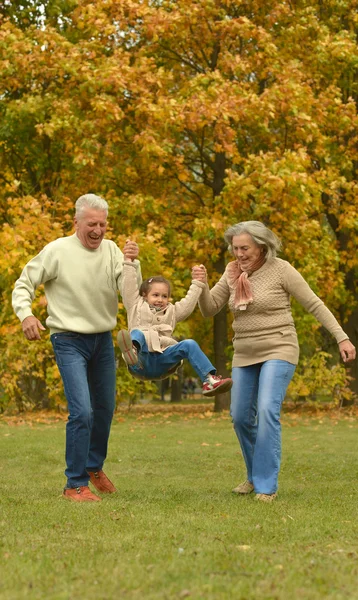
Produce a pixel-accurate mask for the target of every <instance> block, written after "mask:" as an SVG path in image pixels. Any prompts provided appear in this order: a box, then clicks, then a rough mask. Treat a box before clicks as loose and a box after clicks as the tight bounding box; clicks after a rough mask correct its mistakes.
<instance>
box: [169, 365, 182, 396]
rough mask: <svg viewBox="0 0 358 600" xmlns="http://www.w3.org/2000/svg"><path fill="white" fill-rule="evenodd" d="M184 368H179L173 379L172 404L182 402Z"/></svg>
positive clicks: (171, 389)
mask: <svg viewBox="0 0 358 600" xmlns="http://www.w3.org/2000/svg"><path fill="white" fill-rule="evenodd" d="M182 387H183V367H179V369H178V370H177V372H176V376H175V377H171V388H170V402H180V401H181V399H182V395H181V392H182Z"/></svg>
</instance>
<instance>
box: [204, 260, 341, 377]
mask: <svg viewBox="0 0 358 600" xmlns="http://www.w3.org/2000/svg"><path fill="white" fill-rule="evenodd" d="M249 280H250V284H251V288H252V292H253V303H252V304H249V305H248V307H247V309H246V310H243V311H241V310H238V309H236V310H235V309H234V304H233V303H234V296H235V289H234V288H233V287H231V286H230V285H229V283H228V278H227V269H226V270H225V272H224V274H223V275H222V277H221V279H220V280H219V281H218V283H217V284H216V285H215V286H214V287H213V288H212V289H211V290H209V287H208V286H207V285H206V287H205V289H204V290H203V292H202V294H201V296H200V298H199V307H200V310H201V312H202V314H203V315H204V317H211V316H213V315H215V314H216V313H217V312H219V311H220V310H221V308H222V307H223V306H224V305H225V304H226V303H228V304H229V307H230V309H231V310H232V312H233V315H234V321H233V325H232V327H233V330H234V338H233V345H234V356H233V362H232V366H233V367H245V366H248V365H252V364H255V363H259V362H263V361H265V360H270V359H280V360H286V361H288V362H290V363H292V364H297V362H298V356H299V346H298V341H297V334H296V329H295V325H294V321H293V317H292V312H291V306H290V296H293V297H294V298H295V299H296V300H297V301H298V302H299V303H300V304H301V305H302V306H303V307H304V308H305V309H306V310H307V311H308V312H310V313H312V314H313V315H314V316H315V317H316V319H317V320H318V321H319V322H320V323H321V324H322V325H323V326H324V327H325V328H326V329H327V330H328V331H329V332H330V333H331V334H332V335H333V336H334V337H335V338H336V340H337V342H341V341H343V340H346V339H348V336H347V335H346V334H345V332H344V331H343V329H342V328H341V326H340V325H339V323H338V322H337V320H336V319H335V317H334V316H333V314H332V313H331V312H330V310H328V308H327V307H326V306H325V305H324V304H323V302H322V300H320V298H318V296H316V294H315V293H314V292H313V291H312V290H311V288H310V287H309V285H308V283H307V282H306V281H305V280H304V279H303V277H302V275H300V273H299V272H298V271H296V269H295V268H294V267H292V266H291V265H290V264H289V263H288V262H287V261H285V260H281V259H280V258H274V259H271V260H268V261H267V262H266V263H265V264H264V265H263V266H262V267H261V268H260V269H259V270H258V271H255V272H254V273H252V274H251V275H250V278H249Z"/></svg>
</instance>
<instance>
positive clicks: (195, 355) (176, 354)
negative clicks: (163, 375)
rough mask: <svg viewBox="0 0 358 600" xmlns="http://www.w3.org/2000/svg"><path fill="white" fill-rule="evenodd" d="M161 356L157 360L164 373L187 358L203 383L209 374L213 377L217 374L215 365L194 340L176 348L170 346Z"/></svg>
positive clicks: (186, 341)
mask: <svg viewBox="0 0 358 600" xmlns="http://www.w3.org/2000/svg"><path fill="white" fill-rule="evenodd" d="M159 356H160V358H158V359H157V360H158V362H159V363H160V364H158V368H161V369H163V372H165V370H168V369H169V368H170V367H171V366H173V365H175V364H176V363H178V362H180V361H181V360H182V359H184V358H186V359H187V360H188V361H189V362H190V364H191V366H192V367H193V369H194V370H195V372H196V373H197V375H198V376H199V377H200V379H201V381H202V382H204V381H205V379H206V377H207V375H208V374H209V373H211V374H213V375H214V374H215V373H216V369H215V367H214V365H213V364H212V363H211V362H210V360H209V359H208V358H207V356H206V355H205V354H204V352H203V351H202V350H201V348H200V346H199V344H197V343H196V342H195V341H194V340H184V341H182V342H178V343H177V344H175V345H174V346H169V347H168V348H166V349H165V350H164V352H163V354H160V355H159Z"/></svg>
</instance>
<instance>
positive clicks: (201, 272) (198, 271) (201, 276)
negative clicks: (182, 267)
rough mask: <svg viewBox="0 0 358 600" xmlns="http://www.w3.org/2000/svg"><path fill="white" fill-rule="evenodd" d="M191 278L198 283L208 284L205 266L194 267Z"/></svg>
mask: <svg viewBox="0 0 358 600" xmlns="http://www.w3.org/2000/svg"><path fill="white" fill-rule="evenodd" d="M191 277H192V279H197V280H198V281H202V282H203V283H207V273H206V268H205V267H204V265H194V267H193V268H192V270H191Z"/></svg>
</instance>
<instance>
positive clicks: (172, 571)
mask: <svg viewBox="0 0 358 600" xmlns="http://www.w3.org/2000/svg"><path fill="white" fill-rule="evenodd" d="M356 413H357V411H354V410H353V409H343V410H341V411H339V410H332V411H315V412H312V411H311V412H309V411H303V412H302V411H295V410H292V411H290V412H286V413H284V415H283V419H282V431H283V459H282V469H281V475H280V488H279V496H278V499H277V501H276V502H274V503H272V504H263V503H260V502H258V501H256V500H255V498H254V495H253V494H251V495H250V496H248V497H237V496H235V495H233V494H232V493H231V489H232V488H233V487H234V486H235V485H237V484H238V483H239V482H240V481H242V480H243V479H244V478H245V473H244V466H243V461H242V458H241V454H240V451H239V447H238V444H237V441H236V439H235V436H234V433H233V430H232V425H231V422H230V417H229V415H228V414H227V413H220V414H214V413H212V412H211V410H210V408H209V407H208V406H199V405H198V406H195V407H194V406H192V407H190V406H182V407H170V406H165V407H153V408H152V409H150V408H149V407H133V408H132V409H131V410H130V411H128V410H127V409H126V408H125V409H122V410H120V411H119V412H118V413H116V415H115V419H114V423H113V428H112V434H111V438H110V447H109V455H108V460H107V462H106V472H107V473H108V475H109V476H110V477H111V479H112V480H113V481H114V482H115V484H116V486H117V488H118V491H117V493H116V494H113V495H107V496H105V495H103V501H102V502H101V503H94V504H75V503H71V502H69V501H66V500H64V499H63V498H62V496H61V491H62V487H63V485H64V483H65V480H64V476H63V469H64V441H65V419H66V416H65V415H62V414H48V413H33V414H30V415H29V414H28V415H22V416H19V415H18V416H9V417H4V416H3V417H1V418H0V452H1V464H0V479H1V495H0V535H1V538H0V539H1V545H0V565H1V567H0V570H1V577H0V599H1V600H20V599H22V598H26V599H29V600H40V599H45V598H46V599H50V600H77V599H78V600H79V599H81V600H82V599H83V598H86V599H89V600H92V599H93V600H94V599H96V600H112V599H118V598H120V599H122V598H123V599H124V600H125V599H130V600H132V599H133V600H134V599H139V598H140V599H144V600H164V599H168V600H172V599H174V600H175V599H182V598H188V599H189V600H197V599H204V600H226V599H227V600H230V599H231V598H235V599H239V600H240V599H243V600H244V599H245V600H251V599H252V600H253V599H255V600H261V599H265V600H287V599H288V598H291V599H294V600H295V599H296V598H297V599H303V600H317V599H325V600H326V599H327V600H350V599H357V600H358V588H357V581H358V519H357V495H358V467H357V455H358V452H357V450H358V419H357V414H356Z"/></svg>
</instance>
